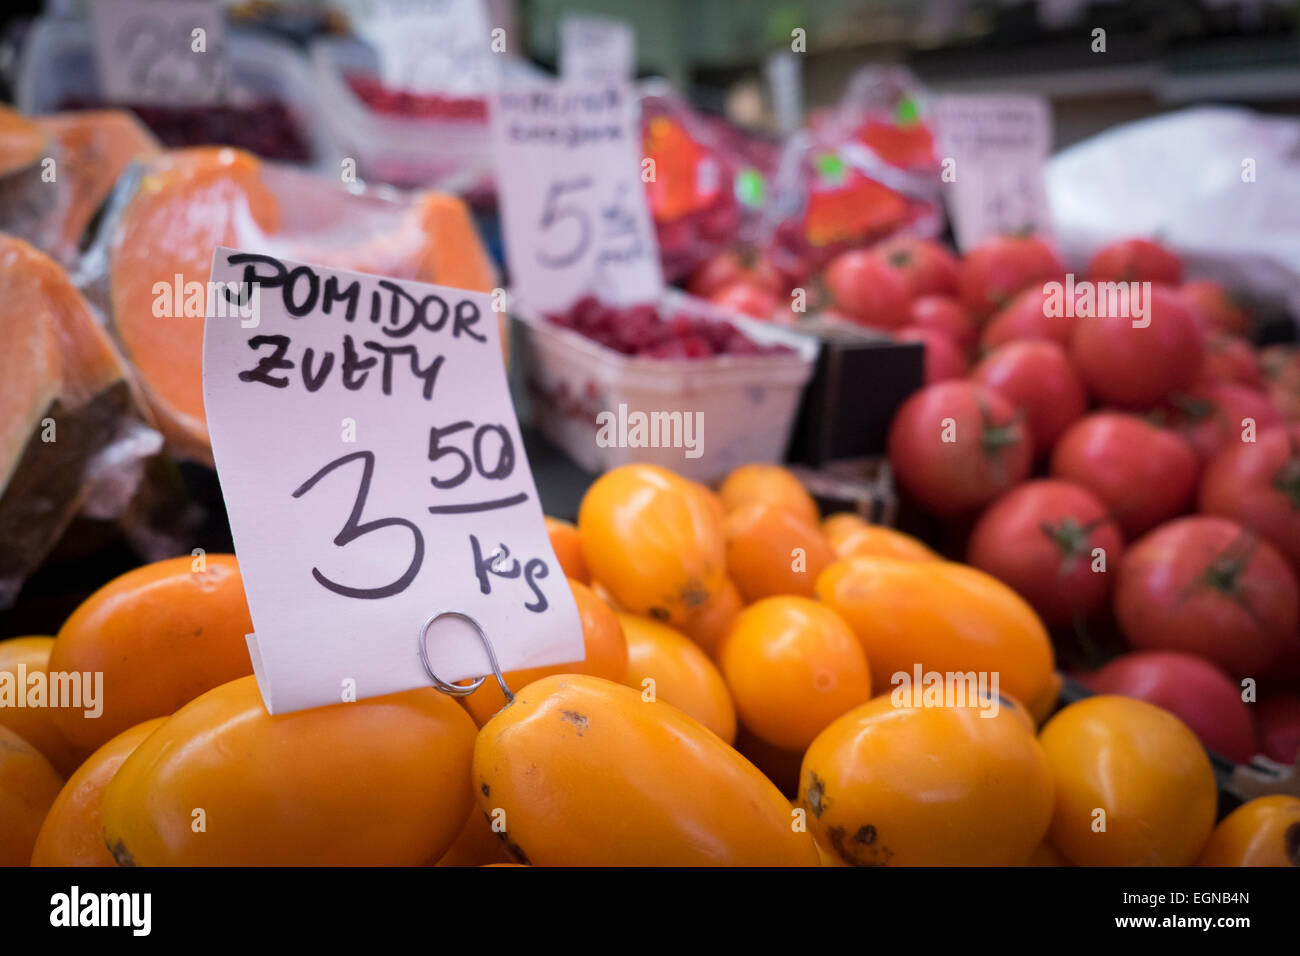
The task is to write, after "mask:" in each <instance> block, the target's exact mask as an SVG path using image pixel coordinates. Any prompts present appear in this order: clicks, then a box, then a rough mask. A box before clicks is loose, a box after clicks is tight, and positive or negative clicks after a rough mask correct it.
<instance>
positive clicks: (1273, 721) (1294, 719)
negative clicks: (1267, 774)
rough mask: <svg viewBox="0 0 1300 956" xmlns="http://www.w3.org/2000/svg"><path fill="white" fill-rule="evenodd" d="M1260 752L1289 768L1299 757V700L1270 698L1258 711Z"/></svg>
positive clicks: (1256, 714) (1261, 704)
mask: <svg viewBox="0 0 1300 956" xmlns="http://www.w3.org/2000/svg"><path fill="white" fill-rule="evenodd" d="M1255 716H1256V718H1257V719H1258V720H1259V744H1260V748H1259V749H1260V753H1262V754H1264V755H1265V756H1266V757H1269V758H1270V759H1272V760H1276V761H1277V762H1278V763H1282V764H1286V765H1287V766H1288V767H1289V766H1291V765H1292V764H1294V763H1295V762H1296V757H1298V756H1300V697H1285V696H1281V697H1267V698H1265V699H1264V700H1262V701H1261V702H1260V703H1259V706H1258V707H1257V708H1256V710H1255Z"/></svg>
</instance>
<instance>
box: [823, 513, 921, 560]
mask: <svg viewBox="0 0 1300 956" xmlns="http://www.w3.org/2000/svg"><path fill="white" fill-rule="evenodd" d="M837 517H838V516H837ZM826 538H827V541H829V543H830V546H831V550H833V551H834V552H835V555H836V556H837V557H840V558H856V557H876V558H897V559H898V560H900V561H942V560H943V558H942V557H940V556H939V555H938V554H936V553H935V552H933V551H931V550H930V549H929V548H927V547H926V546H925V545H924V544H922V543H921V542H920V541H918V540H916V538H913V537H912V536H911V535H910V534H903V532H901V531H895V530H894V529H893V528H887V527H885V526H884V525H880V524H868V523H867V522H865V521H862V520H858V521H857V523H856V524H853V523H851V522H848V521H844V522H839V523H837V524H835V525H832V526H831V529H830V531H827V532H826Z"/></svg>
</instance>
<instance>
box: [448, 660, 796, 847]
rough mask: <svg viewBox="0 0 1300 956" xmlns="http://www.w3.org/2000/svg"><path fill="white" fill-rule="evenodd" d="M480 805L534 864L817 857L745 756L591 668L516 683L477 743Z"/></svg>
mask: <svg viewBox="0 0 1300 956" xmlns="http://www.w3.org/2000/svg"><path fill="white" fill-rule="evenodd" d="M473 774H474V776H473V779H474V785H475V791H476V794H477V796H478V802H479V806H480V807H481V808H482V809H483V810H484V811H485V812H486V813H488V814H491V813H492V812H493V810H494V809H498V808H499V809H501V810H503V811H504V813H505V822H506V828H507V831H508V837H507V846H508V847H510V848H511V851H512V854H513V855H514V856H515V857H516V858H517V859H519V860H520V861H521V862H527V863H532V864H534V865H541V866H587V865H596V866H629V865H631V866H701V865H715V866H725V865H734V866H817V865H818V859H817V848H816V846H815V845H814V844H813V841H812V837H811V836H809V834H808V833H807V832H802V831H800V830H798V829H796V827H795V814H794V813H793V810H792V808H791V806H790V804H789V802H788V801H787V800H786V799H785V797H783V796H781V794H780V793H779V792H778V791H777V789H776V787H774V786H772V784H771V782H769V781H768V780H767V778H765V777H764V776H763V775H762V774H761V773H759V772H758V770H757V769H756V768H755V767H754V766H753V765H752V764H751V763H749V761H747V760H745V758H744V757H742V756H740V754H738V753H736V751H734V750H733V749H731V747H729V746H727V744H725V743H724V742H723V741H722V740H720V739H719V738H718V736H717V735H716V734H714V733H712V732H710V731H708V730H707V729H705V728H704V726H703V725H701V724H700V723H698V722H697V721H695V720H693V719H692V718H690V717H688V716H686V715H685V714H684V713H682V712H681V711H680V710H677V709H676V708H675V707H672V706H670V705H667V704H663V703H660V704H654V705H652V704H647V703H645V702H644V701H642V699H641V695H640V694H638V693H637V692H636V691H634V690H632V689H631V688H629V687H624V686H622V685H620V684H614V683H611V682H609V681H604V680H601V679H600V678H597V677H586V676H580V675H579V676H575V675H570V674H565V675H560V676H554V677H545V678H543V679H542V680H540V681H538V682H537V683H535V684H530V685H529V686H528V687H525V688H524V689H523V690H521V691H520V692H519V694H518V696H517V697H516V698H515V701H514V703H512V704H511V705H510V706H509V707H507V708H505V709H504V710H503V711H501V713H499V714H497V715H496V716H495V717H493V718H492V720H491V721H489V722H488V724H487V726H485V727H484V728H483V730H482V731H481V732H480V733H479V736H478V741H477V743H476V744H475V745H474V766H473Z"/></svg>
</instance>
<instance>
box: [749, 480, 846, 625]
mask: <svg viewBox="0 0 1300 956" xmlns="http://www.w3.org/2000/svg"><path fill="white" fill-rule="evenodd" d="M726 536H727V573H728V574H729V575H730V577H731V579H732V580H733V581H735V582H736V587H737V588H739V590H740V595H741V597H743V598H744V599H745V601H746V602H747V603H750V602H753V601H758V600H761V599H762V598H765V597H772V596H774V595H777V594H798V595H802V596H803V597H809V598H810V597H812V596H813V585H814V584H816V582H817V576H818V575H819V574H821V573H822V571H824V570H826V567H827V566H828V565H829V564H830V563H831V562H832V561H834V560H835V554H834V552H832V551H831V548H830V545H828V544H827V543H826V539H825V538H823V537H822V533H821V531H820V529H818V527H817V526H816V525H813V524H809V523H808V522H806V521H804V520H803V519H802V518H800V517H798V516H797V515H795V514H793V513H792V512H789V511H785V510H784V509H782V508H780V507H778V506H776V505H769V504H764V503H762V502H753V503H750V504H745V505H741V506H740V507H738V508H736V509H735V510H734V511H732V512H730V513H729V514H728V515H727V523H726Z"/></svg>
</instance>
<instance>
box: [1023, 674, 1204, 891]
mask: <svg viewBox="0 0 1300 956" xmlns="http://www.w3.org/2000/svg"><path fill="white" fill-rule="evenodd" d="M1040 739H1041V740H1042V744H1043V749H1044V750H1046V751H1047V758H1048V760H1049V761H1050V763H1051V766H1052V775H1053V777H1054V778H1055V779H1056V810H1055V813H1054V815H1053V817H1052V829H1051V840H1052V845H1053V846H1055V847H1056V848H1057V849H1058V850H1060V851H1061V853H1062V854H1063V855H1064V856H1065V857H1066V858H1067V859H1068V860H1069V861H1070V862H1071V863H1074V864H1077V865H1078V866H1186V865H1188V864H1190V863H1192V862H1193V861H1194V860H1195V859H1196V857H1197V854H1199V853H1200V852H1201V848H1202V847H1203V846H1205V841H1206V840H1207V839H1208V838H1209V835H1210V831H1211V830H1212V829H1213V827H1214V815H1215V807H1216V802H1217V798H1218V793H1217V790H1216V788H1215V783H1214V771H1213V770H1212V769H1211V767H1210V759H1209V757H1207V756H1206V755H1205V750H1204V748H1203V747H1202V746H1201V743H1200V741H1199V740H1197V739H1196V735H1195V734H1193V733H1192V732H1191V731H1190V730H1189V729H1188V728H1187V726H1186V725H1185V724H1184V723H1183V722H1182V721H1181V720H1179V719H1178V718H1177V717H1175V716H1174V715H1173V714H1171V713H1169V712H1168V711H1166V710H1162V709H1160V708H1159V707H1156V706H1154V705H1152V704H1148V703H1146V702H1145V701H1141V700H1135V699H1132V698H1128V697H1115V696H1110V695H1102V696H1098V697H1089V698H1087V699H1085V700H1081V701H1079V702H1078V703H1075V704H1071V705H1070V706H1068V707H1066V708H1065V709H1063V710H1062V711H1061V712H1060V713H1058V714H1057V715H1056V716H1054V717H1053V718H1052V719H1051V720H1049V721H1048V722H1047V726H1046V727H1044V728H1043V731H1042V734H1041V737H1040Z"/></svg>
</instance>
